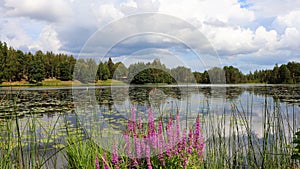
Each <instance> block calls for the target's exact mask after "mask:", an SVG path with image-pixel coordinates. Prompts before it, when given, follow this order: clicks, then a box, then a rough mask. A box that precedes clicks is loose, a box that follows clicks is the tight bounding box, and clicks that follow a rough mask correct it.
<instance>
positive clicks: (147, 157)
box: [146, 144, 152, 169]
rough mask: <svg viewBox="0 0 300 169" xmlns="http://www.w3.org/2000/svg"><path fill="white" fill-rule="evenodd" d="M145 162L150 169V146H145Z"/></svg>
mask: <svg viewBox="0 0 300 169" xmlns="http://www.w3.org/2000/svg"><path fill="white" fill-rule="evenodd" d="M146 160H147V166H148V169H152V165H151V161H150V145H149V144H147V145H146Z"/></svg>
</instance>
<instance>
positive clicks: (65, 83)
mask: <svg viewBox="0 0 300 169" xmlns="http://www.w3.org/2000/svg"><path fill="white" fill-rule="evenodd" d="M116 85H118V86H119V85H126V83H125V82H122V81H118V80H112V79H108V80H105V81H102V80H98V81H97V83H82V82H80V81H78V80H75V81H72V80H69V81H62V80H58V79H45V80H43V81H42V82H40V83H35V84H34V83H29V82H28V81H25V80H23V81H17V82H3V83H1V84H0V87H28V86H29V87H30V86H32V87H34V86H45V87H47V86H49V87H50V86H116Z"/></svg>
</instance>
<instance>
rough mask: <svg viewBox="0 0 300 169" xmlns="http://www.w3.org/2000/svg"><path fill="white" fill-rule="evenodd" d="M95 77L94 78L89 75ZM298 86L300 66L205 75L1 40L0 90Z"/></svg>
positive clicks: (227, 68) (227, 69)
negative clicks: (22, 47) (30, 48)
mask: <svg viewBox="0 0 300 169" xmlns="http://www.w3.org/2000/svg"><path fill="white" fill-rule="evenodd" d="M92 74H94V75H92ZM128 83H130V84H138V85H141V84H180V83H184V84H189V83H194V84H195V83H197V84H248V83H250V84H300V63H297V62H288V63H287V64H282V65H278V64H275V66H274V68H273V69H266V70H255V71H254V72H251V71H250V72H249V73H248V74H244V73H242V72H241V71H240V70H239V69H238V68H236V67H233V66H224V67H223V68H219V67H213V68H211V69H209V70H205V71H204V72H197V71H192V70H191V69H190V68H187V67H184V66H178V67H176V68H168V67H166V65H165V64H163V63H161V61H160V60H159V59H154V60H153V61H152V62H148V63H144V62H138V63H134V64H131V65H129V66H128V67H126V66H125V65H124V63H122V62H116V63H114V62H113V61H112V59H111V58H109V59H108V60H107V61H105V60H94V59H91V58H89V59H76V58H75V57H73V56H72V55H66V54H54V53H52V52H46V53H43V52H42V51H40V50H39V51H37V52H35V54H32V53H30V52H28V53H25V52H23V51H21V50H16V49H14V48H12V47H8V46H7V44H6V43H5V42H1V41H0V87H3V86H5V87H10V86H70V85H76V86H77V85H78V86H82V85H97V86H98V85H100V86H101V85H103V86H108V85H124V84H128Z"/></svg>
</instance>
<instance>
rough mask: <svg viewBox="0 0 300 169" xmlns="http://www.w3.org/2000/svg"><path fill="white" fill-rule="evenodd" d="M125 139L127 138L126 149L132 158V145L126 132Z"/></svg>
mask: <svg viewBox="0 0 300 169" xmlns="http://www.w3.org/2000/svg"><path fill="white" fill-rule="evenodd" d="M124 139H125V151H126V152H127V153H128V157H129V158H130V159H133V155H132V153H131V147H130V138H129V134H128V133H124Z"/></svg>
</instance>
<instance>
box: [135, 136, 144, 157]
mask: <svg viewBox="0 0 300 169" xmlns="http://www.w3.org/2000/svg"><path fill="white" fill-rule="evenodd" d="M134 145H135V153H136V157H137V158H138V159H140V158H141V157H142V155H141V142H140V138H139V137H138V136H137V135H134Z"/></svg>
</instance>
